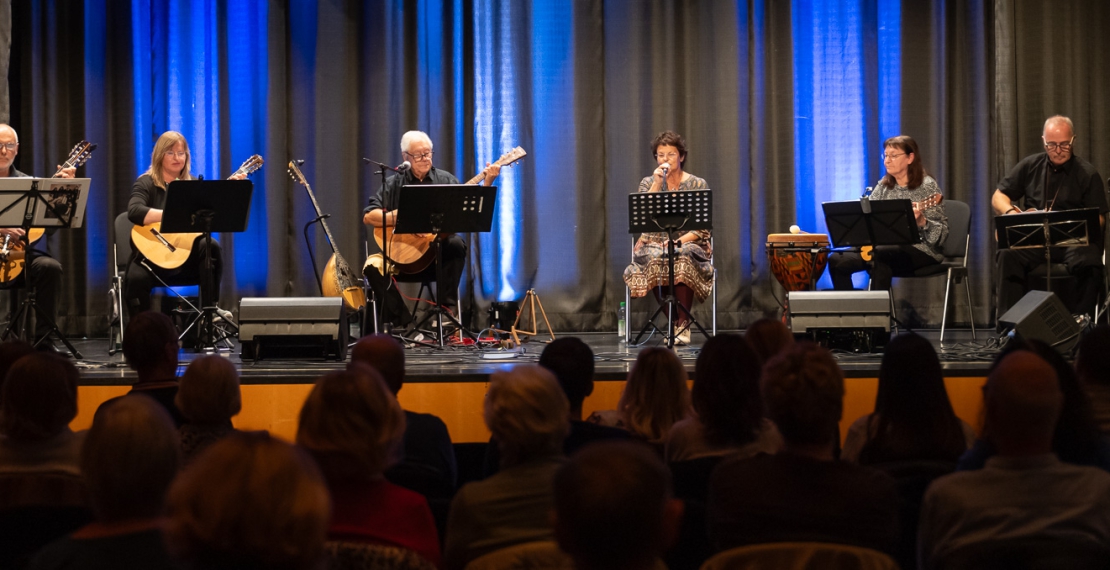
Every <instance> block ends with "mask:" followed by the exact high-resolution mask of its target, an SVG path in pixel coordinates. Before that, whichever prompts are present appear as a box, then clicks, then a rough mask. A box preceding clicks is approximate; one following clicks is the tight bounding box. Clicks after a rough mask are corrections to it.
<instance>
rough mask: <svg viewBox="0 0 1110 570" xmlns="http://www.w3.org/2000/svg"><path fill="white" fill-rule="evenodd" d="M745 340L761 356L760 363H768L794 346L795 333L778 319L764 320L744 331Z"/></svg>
mask: <svg viewBox="0 0 1110 570" xmlns="http://www.w3.org/2000/svg"><path fill="white" fill-rule="evenodd" d="M744 340H746V341H748V344H749V345H751V347H752V350H754V351H755V353H756V354H757V355H759V361H760V362H767V361H768V360H771V359H772V358H774V356H775V355H777V354H778V353H780V352H782V351H783V350H785V349H786V347H788V346H790V345H792V344H794V333H792V332H790V329H788V328H786V325H785V324H783V322H782V321H780V320H778V319H768V318H763V319H759V320H758V321H756V322H754V323H752V324H751V326H750V327H748V330H746V331H744Z"/></svg>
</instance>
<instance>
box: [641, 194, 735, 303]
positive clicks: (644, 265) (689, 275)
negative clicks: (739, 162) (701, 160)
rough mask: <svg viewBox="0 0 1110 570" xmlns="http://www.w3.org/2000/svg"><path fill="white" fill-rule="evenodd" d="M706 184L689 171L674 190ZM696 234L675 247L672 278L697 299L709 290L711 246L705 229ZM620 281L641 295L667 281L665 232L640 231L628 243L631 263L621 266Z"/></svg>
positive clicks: (710, 286)
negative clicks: (632, 243) (686, 287)
mask: <svg viewBox="0 0 1110 570" xmlns="http://www.w3.org/2000/svg"><path fill="white" fill-rule="evenodd" d="M651 178H652V177H651V176H648V177H646V178H644V179H643V180H641V181H640V189H639V191H640V192H647V191H648V190H649V189H650V188H651ZM707 188H709V185H708V184H706V182H705V180H703V179H701V178H698V177H697V176H694V175H689V177H687V178H686V179H685V180H683V181H682V182H681V183H680V184H679V185H678V188H676V189H675V190H704V189H707ZM694 233H696V234H697V236H698V238H697V239H696V240H694V241H691V242H687V243H684V244H682V246H681V247H677V246H676V248H675V259H674V282H675V283H676V284H677V283H685V284H686V285H687V286H688V287H690V288H691V289H693V291H694V295H695V296H696V297H697V299H698V301H705V299H706V297H708V296H709V293H710V292H711V291H712V290H713V264H712V263H710V261H709V259H710V254H711V253H712V250H711V249H710V245H709V237H710V235H711V233H710V231H709V230H697V231H695V232H694ZM624 282H625V284H627V285H628V288H629V290H631V292H632V296H633V297H643V296H645V295H647V292H648V291H649V290H650V289H652V288H655V287H660V286H663V287H666V286H667V285H669V284H670V278H669V269H668V262H667V234H666V232H648V233H644V234H641V235H640V239H638V240H636V245H634V246H633V247H632V264H631V265H629V266H628V267H627V268H626V269H625V270H624Z"/></svg>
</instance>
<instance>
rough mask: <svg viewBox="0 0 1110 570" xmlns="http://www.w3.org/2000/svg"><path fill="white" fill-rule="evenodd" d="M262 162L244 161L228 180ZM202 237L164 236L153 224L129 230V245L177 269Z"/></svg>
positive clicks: (163, 265)
mask: <svg viewBox="0 0 1110 570" xmlns="http://www.w3.org/2000/svg"><path fill="white" fill-rule="evenodd" d="M263 162H264V161H263V160H262V157H261V156H258V155H257V154H256V155H254V156H252V157H250V158H248V159H247V160H245V161H244V162H243V165H242V166H240V167H239V170H236V171H235V172H232V173H231V176H228V178H229V179H230V178H233V177H235V176H239V175H243V176H246V175H249V174H251V173H252V172H254V171H256V170H258V169H259V168H262V164H263ZM202 235H204V234H199V233H181V234H164V233H162V222H153V223H150V224H146V225H145V226H135V227H133V228H131V243H132V244H133V245H134V246H135V249H137V250H139V253H141V254H143V257H145V258H147V259H148V260H150V262H151V263H153V264H155V265H157V266H158V267H161V268H162V269H177V268H178V267H181V266H182V265H183V264H184V263H185V260H187V259H189V255H191V254H192V253H193V244H194V243H195V242H196V239H197V238H198V237H200V236H202Z"/></svg>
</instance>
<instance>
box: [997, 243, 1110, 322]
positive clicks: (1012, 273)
mask: <svg viewBox="0 0 1110 570" xmlns="http://www.w3.org/2000/svg"><path fill="white" fill-rule="evenodd" d="M1049 255H1050V256H1051V259H1052V262H1053V263H1060V262H1063V263H1064V265H1065V266H1067V270H1068V275H1070V276H1072V277H1074V278H1075V279H1076V281H1077V283H1076V284H1077V285H1078V288H1079V299H1078V304H1076V305H1075V306H1073V307H1068V310H1070V311H1071V312H1073V313H1077V314H1079V313H1086V314H1088V315H1094V314H1095V313H1094V311H1095V304H1096V303H1098V295H1099V292H1100V291H1102V289H1103V286H1104V285H1103V282H1104V281H1105V279H1104V276H1103V267H1102V247H1100V246H1098V245H1088V246H1083V247H1054V248H1051V250H1050V251H1049ZM994 260H995V275H997V279H998V282H997V283H996V285H997V293H998V315H997V316H999V317H1001V316H1002V315H1004V314H1005V313H1006V311H1008V310H1010V307H1013V306H1014V304H1015V303H1017V302H1018V301H1020V300H1021V298H1022V297H1023V296H1025V294H1026V293H1027V292H1028V289H1027V288H1026V286H1025V284H1026V281H1027V279H1028V276H1029V272H1030V271H1032V270H1033V269H1034V268H1036V267H1037V266H1039V265H1043V264H1044V250H1043V249H1000V250H998V251H997V252H996V253H995V256H994Z"/></svg>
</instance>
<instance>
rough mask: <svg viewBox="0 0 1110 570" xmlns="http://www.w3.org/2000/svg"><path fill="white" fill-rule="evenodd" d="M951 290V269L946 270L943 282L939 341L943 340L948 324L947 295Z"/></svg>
mask: <svg viewBox="0 0 1110 570" xmlns="http://www.w3.org/2000/svg"><path fill="white" fill-rule="evenodd" d="M951 292H952V270H951V269H949V270H948V279H947V280H945V282H944V309H943V311H944V312H943V313H941V315H940V342H942V343H943V342H944V329H945V326H946V325H947V324H948V296H949V293H951Z"/></svg>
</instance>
